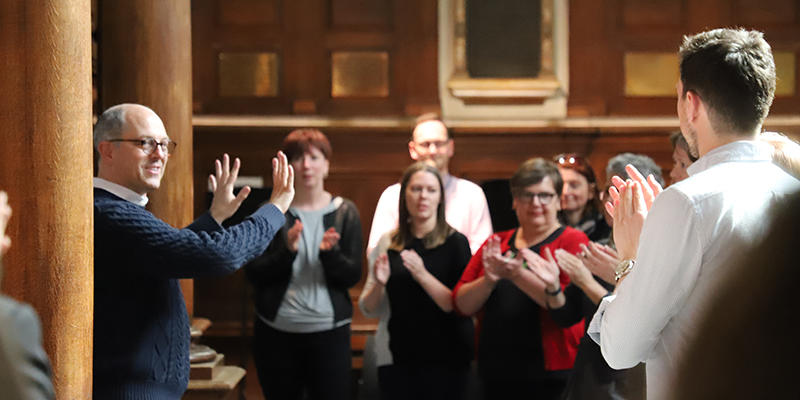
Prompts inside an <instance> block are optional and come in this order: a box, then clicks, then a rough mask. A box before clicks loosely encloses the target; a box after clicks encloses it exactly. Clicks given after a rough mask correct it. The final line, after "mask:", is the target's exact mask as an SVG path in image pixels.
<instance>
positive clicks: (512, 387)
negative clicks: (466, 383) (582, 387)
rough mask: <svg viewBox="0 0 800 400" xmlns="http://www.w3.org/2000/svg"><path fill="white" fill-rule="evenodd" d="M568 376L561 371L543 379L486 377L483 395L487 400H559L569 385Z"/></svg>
mask: <svg viewBox="0 0 800 400" xmlns="http://www.w3.org/2000/svg"><path fill="white" fill-rule="evenodd" d="M548 375H551V374H548ZM567 376H568V374H567V373H566V372H563V373H562V371H559V372H558V373H555V374H552V376H548V377H546V378H541V379H529V380H514V379H509V380H505V379H503V380H494V379H484V380H483V388H484V391H483V396H484V399H485V400H501V399H502V400H513V399H520V400H522V399H524V400H559V399H561V398H562V396H563V394H564V388H566V386H567Z"/></svg>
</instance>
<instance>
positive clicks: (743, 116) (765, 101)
mask: <svg viewBox="0 0 800 400" xmlns="http://www.w3.org/2000/svg"><path fill="white" fill-rule="evenodd" d="M679 54H680V60H681V61H680V70H681V82H682V83H683V93H681V96H685V95H686V92H688V91H692V92H694V93H695V94H697V95H698V96H699V97H700V99H702V101H703V103H705V105H706V106H707V108H708V109H709V119H710V122H711V126H712V128H713V129H714V130H715V131H717V132H730V133H733V134H740V135H741V134H751V133H753V132H754V131H756V130H758V129H759V127H760V126H761V124H762V122H763V121H764V118H766V116H767V114H768V113H769V107H770V105H771V104H772V99H773V98H774V96H775V60H774V59H773V57H772V49H771V48H770V46H769V44H768V43H767V42H766V41H765V40H764V34H763V33H761V32H758V31H747V30H744V29H727V28H723V29H714V30H711V31H707V32H702V33H698V34H696V35H692V36H684V39H683V44H682V45H681V47H680V52H679Z"/></svg>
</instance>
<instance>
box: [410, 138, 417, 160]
mask: <svg viewBox="0 0 800 400" xmlns="http://www.w3.org/2000/svg"><path fill="white" fill-rule="evenodd" d="M408 155H409V156H411V159H412V160H414V161H419V153H417V146H416V144H415V143H414V141H413V140H412V141H410V142H408Z"/></svg>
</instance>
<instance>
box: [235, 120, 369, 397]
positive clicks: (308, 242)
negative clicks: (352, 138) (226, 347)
mask: <svg viewBox="0 0 800 400" xmlns="http://www.w3.org/2000/svg"><path fill="white" fill-rule="evenodd" d="M283 152H284V153H286V157H287V158H288V159H289V162H290V164H291V165H292V167H293V168H294V171H295V174H296V178H295V185H294V188H295V197H294V200H293V201H292V203H291V205H290V206H289V209H288V211H287V212H286V224H285V225H284V226H283V228H282V229H281V231H280V232H279V233H278V234H277V235H276V236H275V240H273V241H272V243H270V245H269V247H268V248H267V250H266V251H265V252H264V253H263V254H262V255H261V256H259V257H258V258H256V259H255V260H253V261H251V262H250V263H249V264H247V265H246V266H245V271H246V273H247V278H248V279H249V281H250V283H252V284H253V286H254V288H255V303H256V317H255V321H254V327H255V328H254V329H255V336H254V344H253V356H254V359H255V363H256V369H257V371H258V380H259V382H260V383H261V389H262V391H263V392H264V396H265V397H266V398H268V399H271V400H282V399H293V400H297V399H301V398H303V396H304V392H305V393H306V394H307V395H308V396H309V398H311V399H340V400H345V399H350V380H351V377H350V369H351V365H352V364H351V350H350V322H351V320H352V317H353V306H352V302H351V301H350V295H349V293H348V289H350V288H351V287H352V286H353V285H355V284H356V283H357V282H358V281H359V280H360V279H361V254H362V253H361V251H362V242H361V220H360V219H359V214H358V210H357V209H356V206H355V204H353V202H351V201H350V200H347V199H345V198H342V197H339V196H334V195H333V194H331V193H330V192H328V191H326V190H325V178H327V177H328V171H329V168H330V161H329V160H330V157H331V154H332V149H331V144H330V142H329V141H328V138H327V137H326V136H325V135H324V134H323V133H322V132H320V131H318V130H316V129H297V130H294V131H292V132H290V133H289V135H287V136H286V138H285V139H284V141H283Z"/></svg>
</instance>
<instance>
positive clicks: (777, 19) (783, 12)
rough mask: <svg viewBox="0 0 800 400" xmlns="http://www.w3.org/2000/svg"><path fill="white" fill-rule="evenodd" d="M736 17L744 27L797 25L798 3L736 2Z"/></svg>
mask: <svg viewBox="0 0 800 400" xmlns="http://www.w3.org/2000/svg"><path fill="white" fill-rule="evenodd" d="M733 7H734V15H736V19H737V20H738V22H739V23H740V24H742V25H761V26H778V25H794V24H796V23H797V12H798V8H797V3H796V2H795V1H786V0H736V1H734V2H733Z"/></svg>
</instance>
